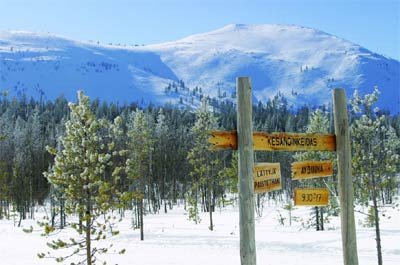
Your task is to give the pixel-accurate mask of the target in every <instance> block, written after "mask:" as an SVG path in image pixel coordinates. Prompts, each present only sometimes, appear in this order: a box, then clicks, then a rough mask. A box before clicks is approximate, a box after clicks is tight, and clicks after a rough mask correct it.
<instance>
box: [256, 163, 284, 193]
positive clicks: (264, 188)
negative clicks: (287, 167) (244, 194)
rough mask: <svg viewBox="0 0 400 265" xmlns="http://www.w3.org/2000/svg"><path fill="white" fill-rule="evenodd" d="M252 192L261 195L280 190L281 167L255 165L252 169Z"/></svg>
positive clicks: (264, 164) (266, 164)
mask: <svg viewBox="0 0 400 265" xmlns="http://www.w3.org/2000/svg"><path fill="white" fill-rule="evenodd" d="M253 178H254V192H255V193H262V192H269V191H274V190H280V189H282V184H281V165H280V164H279V163H257V164H255V165H254V168H253Z"/></svg>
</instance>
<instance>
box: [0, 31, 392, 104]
mask: <svg viewBox="0 0 400 265" xmlns="http://www.w3.org/2000/svg"><path fill="white" fill-rule="evenodd" d="M399 69H400V62H399V61H397V60H395V59H391V58H388V57H385V56H383V55H379V54H377V53H375V52H372V51H369V50H367V49H365V48H363V47H361V46H360V45H357V44H354V43H351V42H349V41H347V40H344V39H342V38H339V37H337V36H335V35H332V34H329V33H326V32H322V31H319V30H316V29H312V28H306V27H301V26H295V25H279V24H264V25H256V24H255V25H246V24H229V25H227V26H225V27H223V28H220V29H217V30H214V31H210V32H206V33H199V34H194V35H190V36H188V37H185V38H182V39H180V40H177V41H172V42H166V43H160V44H150V45H131V46H126V45H109V44H107V45H104V44H100V43H98V42H88V41H86V42H83V41H75V40H70V39H66V38H63V37H60V36H54V35H50V34H46V33H44V34H43V33H42V34H37V33H29V32H21V31H11V32H10V31H9V32H5V31H1V32H0V90H5V89H9V90H11V94H15V95H18V94H23V93H26V94H27V95H31V96H34V97H37V95H38V94H41V93H42V94H43V95H45V96H46V97H47V98H48V99H54V98H55V97H56V96H57V95H59V94H61V92H62V93H63V94H64V95H65V96H66V97H67V98H68V99H70V100H72V99H74V98H75V91H76V90H77V89H82V88H83V89H84V90H85V92H86V93H87V94H88V95H89V96H91V97H98V98H100V99H103V100H108V101H119V102H127V103H128V102H130V101H147V102H150V101H151V102H153V103H156V104H163V103H165V102H172V103H176V104H179V103H182V101H184V102H186V104H188V105H192V106H194V107H195V106H196V105H198V102H197V103H196V101H197V99H196V98H195V99H193V98H192V99H191V97H193V95H191V93H186V94H184V95H180V94H179V93H177V94H176V93H166V88H167V87H168V86H170V85H171V84H172V83H179V82H181V83H184V84H185V85H184V86H185V87H186V89H187V88H191V89H194V88H196V87H198V88H199V87H201V88H202V91H203V92H204V94H205V95H209V96H211V97H218V96H219V97H221V95H226V98H230V96H231V95H232V94H234V92H235V79H236V77H237V76H249V77H251V79H252V84H253V88H254V97H255V99H256V100H261V101H266V100H267V99H269V98H271V97H273V96H275V95H276V94H277V93H281V94H283V95H284V96H285V97H287V98H288V100H289V102H290V104H291V105H293V106H294V107H296V106H297V107H298V106H300V105H304V104H313V105H321V104H328V103H329V102H330V100H331V96H330V90H331V89H332V88H334V87H343V88H345V89H346V91H347V94H348V97H351V94H352V93H353V91H354V90H355V89H358V90H359V91H360V92H361V94H365V93H369V92H370V91H372V90H373V87H374V86H376V85H377V86H378V87H379V88H380V89H381V91H382V94H381V99H380V102H379V105H380V107H382V108H385V109H389V110H391V111H392V112H399V106H400V96H399V90H400V80H399V75H400V70H399ZM178 92H179V91H178ZM328 92H329V93H328Z"/></svg>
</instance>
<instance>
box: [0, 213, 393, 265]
mask: <svg viewBox="0 0 400 265" xmlns="http://www.w3.org/2000/svg"><path fill="white" fill-rule="evenodd" d="M278 211H279V212H280V214H281V215H282V216H283V217H284V218H286V219H285V225H284V226H282V225H280V224H279V222H278ZM310 211H311V208H308V207H306V208H304V207H297V208H296V209H295V210H294V211H293V213H292V216H294V217H295V219H297V221H294V222H293V224H292V226H289V224H288V212H287V211H285V210H283V209H282V208H280V207H277V206H271V207H267V206H266V208H265V209H264V212H263V216H262V217H260V218H257V220H256V244H257V264H262V265H275V264H277V265H278V264H286V265H291V264H293V265H302V264H304V265H317V264H318V265H320V264H323V265H338V264H343V261H342V252H341V234H340V233H341V232H340V228H339V227H340V220H339V218H338V217H332V218H331V221H330V223H329V224H326V229H327V231H322V232H321V231H314V230H312V229H305V228H303V227H302V225H301V221H302V220H306V219H307V218H309V212H310ZM37 215H39V213H38V214H37ZM389 217H390V218H389ZM356 218H357V219H358V220H359V222H357V225H358V227H357V240H358V242H357V243H358V252H359V253H358V254H359V264H360V265H369V264H376V263H377V261H376V249H375V232H374V229H373V228H365V227H363V226H361V225H360V221H361V220H362V219H364V218H365V217H364V216H363V215H361V214H356ZM201 219H202V222H201V223H200V224H197V225H196V224H194V223H193V222H191V221H189V220H187V215H186V213H185V211H184V210H183V208H181V207H179V208H176V209H174V210H172V211H170V212H168V213H167V214H164V213H160V214H156V215H146V216H145V219H144V222H145V227H144V228H145V240H144V241H140V240H139V237H140V236H139V230H132V229H131V228H130V227H131V222H130V214H129V213H127V214H126V218H125V219H124V220H123V221H122V222H120V223H119V224H118V229H119V230H120V235H118V236H115V237H112V238H109V239H107V240H106V242H104V244H107V245H108V244H113V245H114V247H113V248H112V249H110V253H109V254H103V255H101V256H99V257H100V259H101V260H105V261H107V262H108V264H119V265H125V264H127V265H128V264H129V265H130V264H140V265H156V264H157V265H178V264H179V265H180V264H190V265H200V264H201V265H224V264H227V265H228V264H229V265H239V264H240V256H239V225H238V224H239V215H238V209H237V207H232V206H231V207H228V208H226V209H223V210H219V209H218V210H216V212H215V213H214V223H215V230H214V231H210V230H208V213H202V214H201ZM399 224H400V211H399V209H392V208H387V210H386V212H385V217H382V246H383V259H384V264H385V265H398V264H400V244H399V242H400V225H399ZM30 225H33V226H34V231H33V233H31V234H27V233H25V232H23V231H22V228H18V227H14V226H13V221H12V220H11V221H6V220H2V221H0V249H1V251H0V264H4V265H36V264H38V265H41V264H42V265H50V264H56V262H55V261H54V260H52V259H39V258H37V253H39V252H47V251H49V248H48V247H47V246H46V242H48V241H50V240H53V239H57V238H58V237H74V236H76V234H75V232H74V231H72V230H69V229H65V230H63V231H62V232H60V233H58V234H57V235H54V236H50V237H48V238H46V237H43V236H40V233H41V230H40V228H39V227H37V225H35V221H32V220H26V221H23V226H24V227H29V226H30ZM122 248H125V249H126V253H125V254H123V255H119V254H112V253H113V252H114V251H119V250H120V249H122ZM52 253H54V254H58V253H60V252H59V251H55V252H54V251H53V252H52ZM62 264H69V262H65V263H62Z"/></svg>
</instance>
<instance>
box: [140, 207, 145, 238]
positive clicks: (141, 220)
mask: <svg viewBox="0 0 400 265" xmlns="http://www.w3.org/2000/svg"><path fill="white" fill-rule="evenodd" d="M139 222H140V240H142V241H143V240H144V227H143V226H144V224H143V199H140V201H139Z"/></svg>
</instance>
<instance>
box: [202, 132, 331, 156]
mask: <svg viewBox="0 0 400 265" xmlns="http://www.w3.org/2000/svg"><path fill="white" fill-rule="evenodd" d="M208 141H209V142H210V143H211V144H212V145H213V146H212V148H213V149H227V148H230V149H237V146H238V144H237V132H236V131H230V132H225V131H212V132H211V137H210V138H209V139H208ZM253 148H254V150H255V151H335V150H336V137H335V135H334V134H317V133H264V132H254V133H253Z"/></svg>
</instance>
